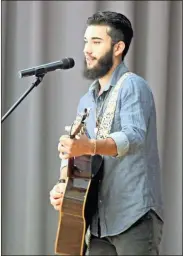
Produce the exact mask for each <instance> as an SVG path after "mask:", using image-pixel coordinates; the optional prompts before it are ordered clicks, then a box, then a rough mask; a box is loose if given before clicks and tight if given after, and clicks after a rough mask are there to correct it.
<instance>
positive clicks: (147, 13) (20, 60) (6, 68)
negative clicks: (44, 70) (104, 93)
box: [1, 1, 182, 255]
mask: <svg viewBox="0 0 183 256" xmlns="http://www.w3.org/2000/svg"><path fill="white" fill-rule="evenodd" d="M98 10H101V11H104V10H110V11H118V12H121V13H123V14H125V15H127V17H128V18H129V19H130V20H131V22H132V24H133V28H134V38H133V43H132V45H131V49H130V52H129V54H128V57H127V58H126V64H127V65H128V67H129V69H130V70H131V71H133V72H136V73H137V74H139V75H141V76H143V77H144V78H145V79H147V80H148V82H149V85H150V87H151V88H152V91H153V93H154V97H155V102H156V108H157V123H158V144H159V152H160V158H161V165H162V184H163V197H164V205H165V226H164V236H163V241H162V243H161V251H162V254H164V255H169V254H174V255H180V254H181V253H182V165H181V163H182V3H181V1H100V2H99V1H89V2H86V1H67V2H66V1H65V2H64V1H60V2H59V1H3V2H2V27H1V28H2V91H1V92H2V98H1V99H2V116H3V114H4V113H5V112H6V111H7V110H8V109H9V108H10V106H12V104H13V103H14V102H15V101H16V100H17V99H18V98H19V97H20V95H22V94H23V93H24V92H25V90H27V89H28V88H29V87H30V86H31V84H32V83H33V82H34V81H35V79H34V77H30V78H24V79H20V78H19V77H18V71H19V70H21V69H24V68H29V67H33V66H37V65H40V64H43V63H47V62H52V61H56V60H60V59H62V58H64V57H72V58H74V60H75V62H76V65H75V67H74V68H73V69H70V70H67V71H63V70H62V71H58V72H51V73H48V74H47V75H46V76H45V78H44V80H43V82H42V83H41V85H39V86H38V87H37V88H35V89H34V90H33V91H32V92H31V93H30V94H29V95H28V97H27V98H26V99H25V100H24V101H23V102H22V103H21V105H19V106H18V108H17V109H16V111H15V112H13V114H12V115H11V116H10V117H8V119H6V120H5V121H4V122H3V124H2V178H1V179H2V205H1V206H2V207H1V209H2V222H1V223H2V254H4V255H5V254H9V255H12V254H14V255H15V254H19V255H38V254H42V255H48V254H52V255H53V254H54V240H55V235H56V228H57V221H58V213H57V212H56V211H54V209H53V208H52V207H51V205H50V203H49V191H50V190H51V189H52V187H53V186H54V184H55V182H56V181H57V179H58V176H59V166H60V160H59V157H58V151H57V145H58V140H59V137H60V136H61V135H62V134H63V133H64V127H65V125H70V124H71V123H72V121H73V120H74V118H75V114H76V107H77V104H78V101H79V98H80V97H81V96H82V95H83V94H84V93H85V92H86V91H87V90H88V86H89V83H90V82H89V81H86V80H85V79H84V78H83V77H82V67H83V45H84V44H83V35H84V31H85V28H86V27H85V24H86V20H87V18H88V16H90V15H92V14H93V13H94V12H96V11H98Z"/></svg>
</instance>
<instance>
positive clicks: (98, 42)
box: [93, 41, 101, 44]
mask: <svg viewBox="0 0 183 256" xmlns="http://www.w3.org/2000/svg"><path fill="white" fill-rule="evenodd" d="M93 43H94V44H100V43H101V42H100V41H94V42H93Z"/></svg>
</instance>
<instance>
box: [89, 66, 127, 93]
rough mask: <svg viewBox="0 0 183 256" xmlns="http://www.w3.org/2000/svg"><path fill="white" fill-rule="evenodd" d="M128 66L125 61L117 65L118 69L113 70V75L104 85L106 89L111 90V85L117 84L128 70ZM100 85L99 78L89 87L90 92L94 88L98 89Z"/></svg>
mask: <svg viewBox="0 0 183 256" xmlns="http://www.w3.org/2000/svg"><path fill="white" fill-rule="evenodd" d="M128 71H129V70H128V68H127V66H126V65H125V63H124V62H121V63H120V64H119V65H118V66H117V67H116V69H115V70H114V71H113V73H112V75H111V78H110V80H109V82H108V83H107V84H106V85H105V87H104V91H107V90H109V88H110V86H115V85H116V84H117V81H118V80H119V78H120V77H121V76H122V75H123V74H124V73H126V72H128ZM98 85H99V81H98V79H97V80H95V81H94V82H93V83H92V84H91V85H90V87H89V91H90V92H93V91H94V90H96V89H97V87H98Z"/></svg>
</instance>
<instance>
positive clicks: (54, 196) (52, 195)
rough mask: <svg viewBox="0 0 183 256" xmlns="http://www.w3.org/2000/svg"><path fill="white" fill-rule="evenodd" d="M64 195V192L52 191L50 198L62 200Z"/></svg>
mask: <svg viewBox="0 0 183 256" xmlns="http://www.w3.org/2000/svg"><path fill="white" fill-rule="evenodd" d="M62 194H63V192H60V191H59V192H57V191H52V192H51V193H50V197H53V198H55V199H56V198H60V197H62Z"/></svg>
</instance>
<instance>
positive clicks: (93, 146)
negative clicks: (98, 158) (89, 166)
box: [90, 139, 97, 156]
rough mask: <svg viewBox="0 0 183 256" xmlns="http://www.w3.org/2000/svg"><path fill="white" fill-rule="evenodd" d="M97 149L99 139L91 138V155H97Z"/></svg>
mask: <svg viewBox="0 0 183 256" xmlns="http://www.w3.org/2000/svg"><path fill="white" fill-rule="evenodd" d="M96 149H97V140H95V139H91V140H90V155H92V156H94V155H96Z"/></svg>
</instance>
